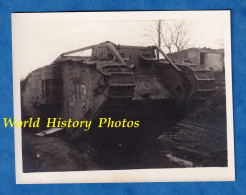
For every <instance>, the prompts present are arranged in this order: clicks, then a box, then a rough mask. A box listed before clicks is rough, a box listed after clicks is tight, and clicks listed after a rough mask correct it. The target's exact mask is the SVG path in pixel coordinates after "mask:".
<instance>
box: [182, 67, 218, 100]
mask: <svg viewBox="0 0 246 195" xmlns="http://www.w3.org/2000/svg"><path fill="white" fill-rule="evenodd" d="M181 69H183V70H186V71H185V72H187V73H188V75H189V80H190V82H191V83H192V84H191V86H192V89H191V91H192V93H191V94H192V95H191V99H193V100H206V99H208V98H210V97H211V95H212V94H213V92H214V83H215V79H214V74H213V72H212V71H211V70H208V69H207V68H206V67H204V66H202V65H186V66H183V68H181ZM187 70H188V71H187Z"/></svg>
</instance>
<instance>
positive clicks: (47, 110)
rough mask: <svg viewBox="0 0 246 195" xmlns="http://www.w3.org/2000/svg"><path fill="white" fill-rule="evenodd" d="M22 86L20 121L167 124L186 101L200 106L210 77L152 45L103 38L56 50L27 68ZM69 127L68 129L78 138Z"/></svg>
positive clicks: (210, 90)
mask: <svg viewBox="0 0 246 195" xmlns="http://www.w3.org/2000/svg"><path fill="white" fill-rule="evenodd" d="M23 85H24V87H23V90H22V111H23V113H22V114H23V119H24V118H29V117H41V119H42V118H45V119H46V118H47V117H58V118H59V117H60V118H62V119H63V120H69V119H72V120H79V121H80V120H93V119H95V118H98V117H99V116H102V117H106V116H108V117H117V116H118V117H121V119H124V118H126V119H130V118H133V119H137V120H140V118H143V119H144V120H145V121H146V120H150V121H152V120H154V119H156V118H159V119H160V120H162V121H167V122H170V121H171V119H175V120H176V121H177V120H179V119H180V117H178V116H181V115H182V114H180V113H183V112H185V113H187V112H188V110H187V108H186V106H187V105H201V103H202V101H204V100H207V99H208V98H209V97H210V96H211V95H212V93H213V91H214V76H213V72H212V71H210V70H208V69H206V68H205V67H204V66H202V65H194V64H187V63H186V64H185V65H182V64H175V63H174V62H173V60H172V59H170V58H169V57H168V55H166V54H165V53H164V52H163V51H162V50H161V49H160V48H159V47H157V46H149V47H139V46H124V45H116V44H114V43H111V42H104V43H100V44H97V45H92V46H89V47H85V48H81V49H77V50H73V51H69V52H66V53H63V54H61V55H60V56H59V57H58V58H57V59H55V60H54V61H53V62H52V63H51V64H50V65H47V66H44V67H42V68H39V69H37V70H35V71H33V72H31V73H30V74H29V75H28V76H27V78H26V79H25V81H24V84H23ZM140 126H141V121H140ZM74 131H75V130H74V129H67V132H68V134H71V135H76V136H77V133H75V132H74ZM142 133H143V132H142Z"/></svg>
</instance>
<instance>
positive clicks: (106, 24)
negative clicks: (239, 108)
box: [6, 11, 235, 183]
mask: <svg viewBox="0 0 246 195" xmlns="http://www.w3.org/2000/svg"><path fill="white" fill-rule="evenodd" d="M12 39H13V40H12V42H13V78H14V81H13V83H14V112H15V116H14V118H15V120H14V119H8V120H7V121H6V122H7V123H8V124H11V123H13V124H14V126H15V143H16V145H15V150H16V178H17V183H80V182H81V183H95V182H141V181H142V182H155V181H218V180H223V181H229V180H234V178H235V172H234V146H233V111H232V84H231V83H232V82H231V37H230V12H229V11H173V12H172V11H169V12H165V11H155V12H148V11H145V12H142V11H139V12H84V13H79V12H78V13H76V12H74V13H15V14H12ZM64 175H66V177H64Z"/></svg>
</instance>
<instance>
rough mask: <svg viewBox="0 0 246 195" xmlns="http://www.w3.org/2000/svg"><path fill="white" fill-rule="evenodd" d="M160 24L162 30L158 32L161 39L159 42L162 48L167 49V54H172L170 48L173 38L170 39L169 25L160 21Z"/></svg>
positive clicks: (170, 30)
mask: <svg viewBox="0 0 246 195" xmlns="http://www.w3.org/2000/svg"><path fill="white" fill-rule="evenodd" d="M160 22H161V23H162V29H161V30H160V33H161V35H160V37H161V40H162V42H163V44H164V46H165V47H166V48H167V49H168V51H169V53H171V52H172V48H173V37H172V33H173V32H172V28H171V25H170V24H169V23H168V22H166V21H163V20H162V21H161V20H160Z"/></svg>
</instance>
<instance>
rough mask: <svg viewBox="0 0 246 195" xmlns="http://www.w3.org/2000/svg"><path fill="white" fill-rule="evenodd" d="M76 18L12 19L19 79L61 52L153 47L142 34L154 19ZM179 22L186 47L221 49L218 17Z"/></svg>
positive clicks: (152, 25) (221, 30) (221, 20)
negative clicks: (106, 45) (100, 46)
mask: <svg viewBox="0 0 246 195" xmlns="http://www.w3.org/2000/svg"><path fill="white" fill-rule="evenodd" d="M169 15H171V14H170V13H169ZM193 15H194V14H193ZM79 16H80V15H76V16H74V17H70V16H69V14H63V15H62V14H59V15H58V16H57V15H52V14H49V15H48V16H47V14H38V15H28V14H25V15H22V17H19V15H18V17H17V16H15V17H13V21H12V23H13V26H12V28H13V53H14V58H16V59H14V62H16V63H18V66H19V67H20V76H21V78H25V77H26V76H27V74H28V73H29V72H31V71H33V70H35V69H36V68H38V67H41V66H44V65H48V64H50V63H51V62H52V61H53V60H54V59H55V58H56V57H57V56H59V55H60V54H61V53H63V52H66V51H70V50H73V49H78V48H81V47H85V46H89V45H92V44H97V43H101V42H105V41H111V42H114V43H116V44H122V45H139V46H142V45H153V44H154V43H153V40H152V39H150V38H149V37H146V36H145V34H148V33H149V30H150V29H153V28H155V21H157V20H155V19H158V16H156V17H155V18H153V17H152V18H150V17H149V18H150V20H148V18H146V17H145V18H141V20H140V19H139V17H133V16H132V15H131V19H129V17H128V18H127V19H126V20H124V18H123V19H122V18H120V19H119V18H116V19H115V21H114V17H112V15H111V17H110V19H109V20H108V21H107V19H104V20H103V21H100V17H99V18H97V19H95V20H93V19H91V17H90V18H89V19H88V20H87V19H86V18H85V17H83V15H81V18H82V19H81V20H80V19H79ZM113 16H114V15H113ZM217 16H218V17H217ZM161 19H165V20H170V18H161ZM179 19H180V18H179ZM181 19H184V20H185V22H186V23H187V24H189V29H190V31H189V36H190V44H189V46H190V47H209V48H214V49H218V48H221V47H222V46H223V42H224V30H225V24H226V23H225V21H224V18H223V17H221V16H220V14H217V15H216V14H215V15H213V16H206V14H203V16H202V17H196V15H194V16H190V17H188V18H187V17H184V18H182V17H181ZM172 20H175V18H174V19H172Z"/></svg>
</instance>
